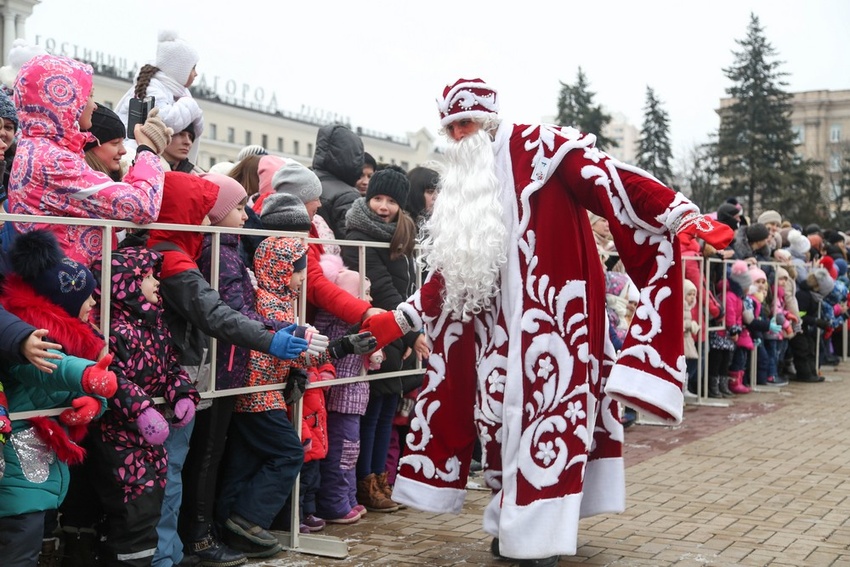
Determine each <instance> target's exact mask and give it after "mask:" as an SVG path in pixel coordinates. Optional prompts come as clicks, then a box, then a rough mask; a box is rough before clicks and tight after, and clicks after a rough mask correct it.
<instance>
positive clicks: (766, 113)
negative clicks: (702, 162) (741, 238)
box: [716, 14, 810, 218]
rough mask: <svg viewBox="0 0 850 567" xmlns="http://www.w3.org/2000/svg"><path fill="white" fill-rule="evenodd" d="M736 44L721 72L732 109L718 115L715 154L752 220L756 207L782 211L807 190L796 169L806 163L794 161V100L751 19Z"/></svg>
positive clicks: (730, 188)
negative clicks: (797, 192)
mask: <svg viewBox="0 0 850 567" xmlns="http://www.w3.org/2000/svg"><path fill="white" fill-rule="evenodd" d="M737 43H738V44H739V45H740V46H741V48H742V50H741V51H739V52H734V51H733V54H734V55H735V62H734V63H733V65H732V66H731V67H729V68H726V69H724V70H723V72H724V74H725V75H726V76H727V77H728V78H729V79H730V80H731V81H732V82H733V85H732V86H731V87H730V88H728V89H727V90H726V92H727V94H729V95H730V97H731V101H730V104H729V105H728V106H727V107H725V108H721V111H720V129H719V133H718V140H717V147H716V151H717V157H718V160H719V165H720V176H721V178H722V179H723V181H724V184H725V185H726V188H727V191H728V194H729V195H734V196H738V197H739V198H745V199H746V206H747V214H748V216H749V217H750V218H753V215H754V213H755V210H756V207H758V210H759V211H763V210H767V209H779V210H781V208H780V207H781V203H784V202H788V201H789V199H790V198H791V191H793V190H794V189H795V188H799V187H800V184H801V183H802V184H803V185H805V186H808V182H809V181H810V179H807V178H805V177H804V176H801V174H802V173H805V171H801V170H800V169H799V168H801V167H802V168H803V169H805V168H806V167H807V166H809V165H810V164H807V163H796V161H795V142H794V140H795V135H794V132H793V130H792V129H791V108H792V106H791V97H792V95H791V94H789V93H787V92H785V91H784V90H783V87H784V86H786V85H787V83H786V82H784V80H783V77H784V76H785V75H786V73H783V72H781V71H780V70H779V67H780V65H781V62H779V61H777V60H776V59H775V56H776V51H775V50H774V49H773V47H772V46H771V45H770V44H769V43H768V41H767V39H766V38H765V35H764V30H763V28H762V27H761V25H760V24H759V19H758V17H756V15H755V14H750V24H749V26H748V28H747V37H746V39H744V40H737ZM794 198H799V195H797V196H795V197H794Z"/></svg>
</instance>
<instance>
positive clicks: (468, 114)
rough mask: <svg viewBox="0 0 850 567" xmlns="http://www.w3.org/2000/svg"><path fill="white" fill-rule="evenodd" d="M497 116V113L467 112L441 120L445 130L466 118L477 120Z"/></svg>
mask: <svg viewBox="0 0 850 567" xmlns="http://www.w3.org/2000/svg"><path fill="white" fill-rule="evenodd" d="M491 115H492V116H496V113H495V112H484V111H483V110H466V111H464V112H455V113H454V114H449V115H448V116H446V117H445V118H443V119H441V120H440V126H442V127H443V128H445V127H446V126H448V125H449V124H451V123H452V122H457V121H458V120H463V119H464V118H469V119H472V120H474V119H476V118H487V117H488V116H491Z"/></svg>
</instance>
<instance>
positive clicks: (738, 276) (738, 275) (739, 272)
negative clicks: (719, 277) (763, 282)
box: [729, 260, 753, 293]
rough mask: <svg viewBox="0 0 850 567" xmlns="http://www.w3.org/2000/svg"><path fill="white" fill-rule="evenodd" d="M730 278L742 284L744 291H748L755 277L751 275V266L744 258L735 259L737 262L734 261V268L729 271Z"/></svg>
mask: <svg viewBox="0 0 850 567" xmlns="http://www.w3.org/2000/svg"><path fill="white" fill-rule="evenodd" d="M729 279H730V280H732V281H733V282H735V283H737V284H738V285H739V286H741V289H742V290H744V293H746V292H747V290H749V289H750V286H751V285H752V284H753V278H752V276H751V275H750V268H749V266H747V263H746V262H744V261H743V260H735V262H733V263H732V268H731V270H730V271H729Z"/></svg>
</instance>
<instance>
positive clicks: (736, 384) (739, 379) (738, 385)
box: [729, 370, 751, 394]
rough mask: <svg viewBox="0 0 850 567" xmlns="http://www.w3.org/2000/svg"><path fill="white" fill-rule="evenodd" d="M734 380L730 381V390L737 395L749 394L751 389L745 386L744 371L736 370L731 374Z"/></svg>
mask: <svg viewBox="0 0 850 567" xmlns="http://www.w3.org/2000/svg"><path fill="white" fill-rule="evenodd" d="M729 374H730V375H731V377H732V379H731V380H730V381H729V389H730V390H732V392H734V393H736V394H749V393H750V392H751V390H750V388H748V387H747V386H745V385H744V371H743V370H734V371H732V372H730V373H729Z"/></svg>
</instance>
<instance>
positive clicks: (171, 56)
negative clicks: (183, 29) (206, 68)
mask: <svg viewBox="0 0 850 567" xmlns="http://www.w3.org/2000/svg"><path fill="white" fill-rule="evenodd" d="M198 59H200V57H199V56H198V52H197V51H195V48H193V47H192V46H191V45H189V44H188V43H186V42H185V41H183V40H182V39H180V38H179V37H177V32H174V31H170V30H166V31H161V32H159V43H158V44H157V46H156V66H157V67H158V68H159V70H160V71H162V72H163V73H165V74H166V75H168V76H169V77H171V78H172V79H174V80H175V81H177V82H178V83H180V84H181V85H185V84H186V83H187V82H189V74H190V73H191V72H192V69H194V68H195V65H197V64H198Z"/></svg>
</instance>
